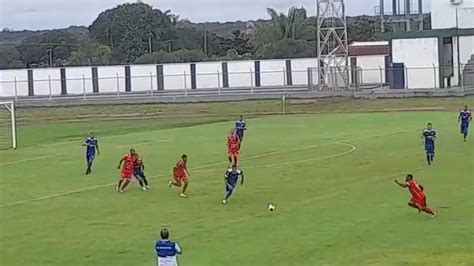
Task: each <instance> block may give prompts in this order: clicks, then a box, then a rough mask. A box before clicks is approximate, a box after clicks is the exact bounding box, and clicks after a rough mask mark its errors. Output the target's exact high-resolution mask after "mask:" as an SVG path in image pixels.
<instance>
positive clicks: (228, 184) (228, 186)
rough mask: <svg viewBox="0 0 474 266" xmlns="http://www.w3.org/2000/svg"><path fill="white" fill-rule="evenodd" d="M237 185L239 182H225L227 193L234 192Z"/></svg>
mask: <svg viewBox="0 0 474 266" xmlns="http://www.w3.org/2000/svg"><path fill="white" fill-rule="evenodd" d="M236 183H237V182H235V183H234V182H229V181H225V190H226V191H229V190H234V188H235V184H236Z"/></svg>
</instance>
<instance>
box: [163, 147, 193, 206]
mask: <svg viewBox="0 0 474 266" xmlns="http://www.w3.org/2000/svg"><path fill="white" fill-rule="evenodd" d="M187 163H188V156H187V155H186V154H183V155H182V156H181V160H179V161H178V162H177V163H176V165H175V166H174V167H173V178H172V180H170V181H169V182H168V186H169V187H170V188H171V186H176V187H181V184H182V183H183V184H184V185H183V190H182V191H181V194H180V195H179V196H180V197H181V198H186V197H187V196H186V189H188V184H189V182H188V179H189V172H188V168H187V166H186V164H187Z"/></svg>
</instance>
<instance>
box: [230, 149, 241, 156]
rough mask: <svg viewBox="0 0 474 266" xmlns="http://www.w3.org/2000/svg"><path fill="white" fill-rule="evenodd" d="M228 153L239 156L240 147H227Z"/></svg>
mask: <svg viewBox="0 0 474 266" xmlns="http://www.w3.org/2000/svg"><path fill="white" fill-rule="evenodd" d="M227 154H229V156H237V155H238V154H239V149H238V148H228V149H227Z"/></svg>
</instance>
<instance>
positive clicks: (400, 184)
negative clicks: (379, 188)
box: [394, 180, 407, 188]
mask: <svg viewBox="0 0 474 266" xmlns="http://www.w3.org/2000/svg"><path fill="white" fill-rule="evenodd" d="M394 181H395V183H396V184H397V185H399V186H401V187H403V188H406V187H407V185H406V184H402V183H400V182H398V180H394Z"/></svg>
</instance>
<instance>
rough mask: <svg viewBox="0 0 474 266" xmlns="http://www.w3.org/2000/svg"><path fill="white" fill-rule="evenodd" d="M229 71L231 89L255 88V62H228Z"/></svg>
mask: <svg viewBox="0 0 474 266" xmlns="http://www.w3.org/2000/svg"><path fill="white" fill-rule="evenodd" d="M260 67H261V66H260ZM227 70H228V72H229V87H250V86H255V80H254V78H253V76H254V74H253V73H254V72H255V63H254V61H233V62H228V63H227ZM250 72H252V73H250Z"/></svg>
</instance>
